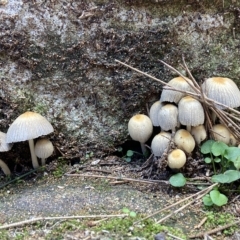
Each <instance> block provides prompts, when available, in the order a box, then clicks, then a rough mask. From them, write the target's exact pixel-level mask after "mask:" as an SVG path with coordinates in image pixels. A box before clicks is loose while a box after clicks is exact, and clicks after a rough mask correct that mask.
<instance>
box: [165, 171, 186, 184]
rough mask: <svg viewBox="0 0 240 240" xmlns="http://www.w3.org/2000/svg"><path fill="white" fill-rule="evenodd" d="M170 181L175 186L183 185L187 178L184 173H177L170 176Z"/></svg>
mask: <svg viewBox="0 0 240 240" xmlns="http://www.w3.org/2000/svg"><path fill="white" fill-rule="evenodd" d="M169 182H170V184H171V185H172V186H174V187H183V186H184V185H185V184H186V178H185V177H184V176H183V175H182V173H177V174H175V175H173V176H171V177H170V179H169Z"/></svg>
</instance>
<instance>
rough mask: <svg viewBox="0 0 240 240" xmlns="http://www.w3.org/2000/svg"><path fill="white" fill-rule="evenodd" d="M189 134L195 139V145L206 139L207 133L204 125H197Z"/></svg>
mask: <svg viewBox="0 0 240 240" xmlns="http://www.w3.org/2000/svg"><path fill="white" fill-rule="evenodd" d="M191 134H192V136H193V138H194V139H195V141H196V143H197V144H200V143H201V142H202V141H203V140H205V139H206V137H207V132H206V129H205V127H204V125H202V124H201V125H198V126H196V127H192V128H191Z"/></svg>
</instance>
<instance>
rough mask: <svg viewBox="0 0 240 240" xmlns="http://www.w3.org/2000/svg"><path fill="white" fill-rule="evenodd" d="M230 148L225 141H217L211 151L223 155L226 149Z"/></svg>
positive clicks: (215, 154) (216, 154)
mask: <svg viewBox="0 0 240 240" xmlns="http://www.w3.org/2000/svg"><path fill="white" fill-rule="evenodd" d="M226 149H228V145H227V144H225V143H223V142H215V143H213V145H212V148H211V151H212V154H213V155H214V156H216V157H217V156H223V154H224V152H225V150H226Z"/></svg>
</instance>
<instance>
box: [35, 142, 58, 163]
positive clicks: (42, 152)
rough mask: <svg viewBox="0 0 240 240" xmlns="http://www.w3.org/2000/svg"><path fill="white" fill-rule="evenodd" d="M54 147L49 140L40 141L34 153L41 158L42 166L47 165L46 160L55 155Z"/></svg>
mask: <svg viewBox="0 0 240 240" xmlns="http://www.w3.org/2000/svg"><path fill="white" fill-rule="evenodd" d="M53 150H54V148H53V145H52V142H51V141H50V140H48V139H47V138H42V139H39V140H38V141H37V142H36V144H35V147H34V151H35V154H36V156H37V157H39V158H41V163H42V166H44V165H45V164H46V158H48V157H50V156H51V155H52V153H53Z"/></svg>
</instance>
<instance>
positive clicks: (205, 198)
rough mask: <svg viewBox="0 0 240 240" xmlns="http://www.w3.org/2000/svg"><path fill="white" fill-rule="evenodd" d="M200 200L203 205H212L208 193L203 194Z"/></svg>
mask: <svg viewBox="0 0 240 240" xmlns="http://www.w3.org/2000/svg"><path fill="white" fill-rule="evenodd" d="M202 200H203V204H204V205H205V206H212V205H213V202H212V199H211V198H210V195H209V194H207V195H205V196H204V197H203V198H202Z"/></svg>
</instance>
